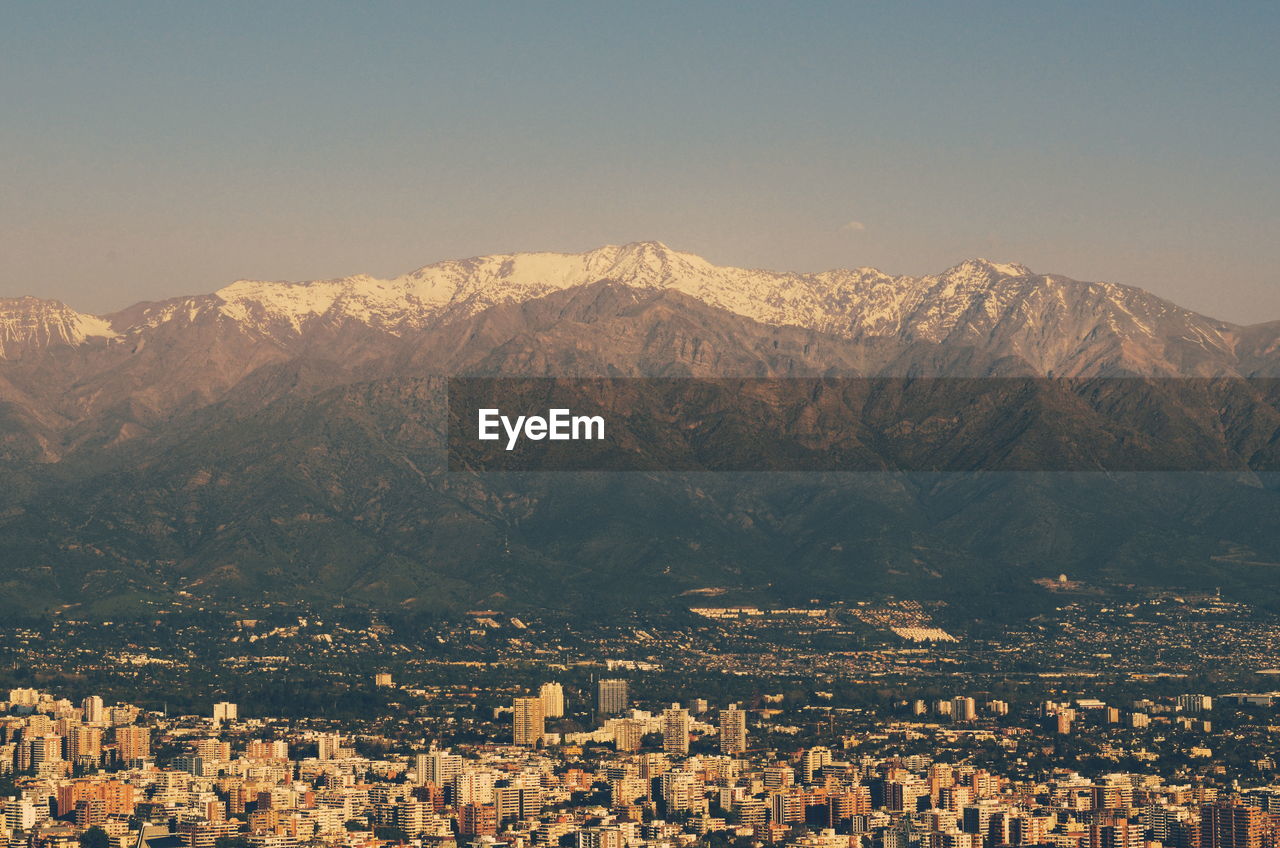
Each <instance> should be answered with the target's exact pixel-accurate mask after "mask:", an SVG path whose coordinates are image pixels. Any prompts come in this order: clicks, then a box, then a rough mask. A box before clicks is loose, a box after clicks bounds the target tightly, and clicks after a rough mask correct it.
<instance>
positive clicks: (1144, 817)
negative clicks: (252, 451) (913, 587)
mask: <svg viewBox="0 0 1280 848" xmlns="http://www.w3.org/2000/svg"><path fill="white" fill-rule="evenodd" d="M1065 600H1067V601H1068V602H1066V603H1063V604H1061V605H1060V606H1059V607H1057V608H1055V609H1054V610H1052V611H1051V613H1049V614H1045V615H1041V616H1037V617H1036V618H1034V619H1032V620H1030V621H1029V622H1027V623H1018V624H1010V625H1008V626H1006V627H1005V628H1003V629H998V628H997V629H988V630H987V631H986V632H967V631H965V630H963V629H961V628H959V627H956V626H955V625H954V624H952V623H951V622H950V620H949V619H948V618H947V612H946V608H945V605H943V604H938V603H931V604H922V603H919V602H916V601H911V600H892V599H889V600H886V601H882V602H879V603H864V604H860V605H858V604H855V605H851V606H848V607H816V606H815V607H803V608H787V609H766V608H756V607H706V606H700V607H691V608H690V609H689V610H688V611H687V613H686V614H685V615H682V616H670V617H668V616H655V617H651V618H649V619H648V620H643V619H642V618H641V617H639V616H626V615H623V616H619V617H618V619H619V620H614V621H611V622H604V623H601V624H600V625H587V624H583V623H581V622H579V623H577V624H574V625H569V624H567V623H565V622H556V621H554V620H551V619H548V620H542V619H538V618H534V617H529V619H528V620H525V619H522V618H518V617H514V616H509V615H504V614H502V613H501V612H498V611H495V610H475V611H472V612H470V613H468V614H467V615H465V616H462V617H460V618H459V619H457V620H454V621H438V622H436V623H435V624H434V625H432V626H430V627H426V628H424V627H422V626H421V625H420V624H419V625H415V626H414V627H412V628H403V632H397V628H396V626H394V625H392V624H388V623H386V622H385V621H381V620H379V619H378V617H377V616H371V617H369V618H368V619H367V620H365V621H363V622H361V621H357V618H358V615H357V614H356V611H354V610H352V611H348V613H349V614H348V616H347V618H346V620H345V621H342V622H340V621H338V620H337V619H336V618H335V620H333V621H326V620H324V619H323V618H321V617H320V615H322V613H319V612H315V611H310V612H307V613H306V615H297V613H298V612H299V611H300V610H298V609H290V610H287V611H286V610H284V609H281V608H278V607H277V608H274V609H273V608H270V607H263V608H258V609H254V608H250V607H246V608H245V609H243V610H240V611H237V612H235V613H232V614H234V615H237V616H240V615H244V616H247V615H249V614H253V615H255V616H257V618H237V619H235V620H223V621H211V622H206V623H202V622H201V620H200V617H199V613H198V611H197V610H181V609H177V610H173V611H168V612H166V613H163V614H161V613H157V618H156V619H155V620H154V621H153V622H152V623H151V627H150V628H149V631H150V638H142V637H140V636H139V635H138V634H140V633H141V632H142V630H141V629H139V628H137V627H136V626H133V627H127V628H122V631H121V632H122V634H123V633H128V634H129V635H128V637H127V642H123V643H113V641H112V638H111V637H110V636H109V633H110V629H111V628H110V627H109V626H104V627H103V628H101V629H99V628H97V627H94V628H90V629H88V630H86V625H85V624H84V623H83V622H76V621H74V620H60V621H59V620H50V621H47V622H45V624H43V625H40V624H36V623H32V624H31V625H29V626H27V627H24V628H21V629H19V630H17V631H16V632H15V633H13V634H6V642H5V643H4V645H3V648H4V651H5V655H6V656H8V657H11V658H12V662H10V663H9V664H8V665H7V666H6V668H7V669H8V670H7V671H6V672H4V673H3V675H0V677H3V678H4V679H8V680H9V683H10V685H11V688H10V689H9V690H8V696H7V701H6V702H4V703H3V704H0V774H2V776H0V781H2V783H0V786H2V787H3V790H2V791H0V794H3V795H5V796H6V798H7V800H5V801H4V804H3V810H4V815H3V827H4V835H5V836H6V837H7V839H8V844H9V845H10V846H14V848H16V846H29V848H41V847H42V846H61V845H74V846H86V848H88V847H89V846H94V848H97V846H107V848H148V846H151V848H162V847H163V846H187V848H243V846H254V848H294V846H300V845H321V844H323V845H341V846H375V845H389V844H412V845H420V846H448V848H453V846H492V845H502V846H511V847H512V848H523V846H541V845H550V846H571V847H572V848H598V846H607V848H637V846H727V845H741V846H764V845H769V846H775V845H776V846H795V848H803V847H804V846H816V847H817V848H835V846H839V848H908V846H911V848H914V847H915V846H922V848H947V846H964V848H996V846H1006V845H1007V846H1023V845H1045V846H1050V845H1052V846H1058V848H1139V846H1149V845H1152V844H1156V843H1158V844H1160V845H1165V846H1176V848H1236V846H1239V848H1266V847H1267V846H1271V845H1274V844H1275V838H1276V834H1277V823H1278V822H1280V773H1278V771H1277V762H1278V760H1280V714H1278V712H1280V691H1275V690H1274V689H1272V688H1267V684H1268V682H1269V681H1271V680H1274V679H1275V677H1276V676H1277V675H1280V668H1275V667H1273V666H1275V665H1280V656H1277V651H1276V645H1277V644H1280V642H1278V641H1277V639H1276V636H1277V634H1278V633H1280V620H1277V619H1276V618H1275V617H1274V616H1272V615H1270V614H1268V613H1266V612H1264V611H1259V610H1256V609H1253V608H1251V607H1249V606H1248V605H1246V604H1243V603H1240V602H1232V601H1224V600H1222V599H1221V598H1218V597H1216V596H1215V595H1213V594H1206V595H1203V596H1200V597H1172V596H1160V597H1155V596H1153V597H1146V598H1142V599H1133V600H1130V601H1128V602H1121V601H1116V600H1101V599H1091V600H1090V599H1085V598H1082V597H1075V598H1067V599H1065ZM228 615H231V614H228ZM286 616H287V617H286ZM166 619H169V620H170V622H169V623H166ZM627 619H630V620H627ZM173 625H177V626H176V627H174V628H173V629H172V630H171V629H170V627H171V626H173ZM948 628H950V629H948ZM953 630H954V631H955V632H952V631H953ZM89 633H93V634H95V636H94V638H93V639H90V638H89V636H88V634H89ZM406 634H408V635H410V636H411V637H412V638H409V639H406V638H404V637H405V635H406ZM1100 640H1104V641H1100ZM837 644H841V645H843V646H844V647H845V650H838V649H837V648H836V645H837ZM1103 644H1105V647H1106V649H1105V650H1103V649H1102V646H1103ZM341 658H345V660H343V659H341ZM370 668H373V669H374V670H373V671H370ZM378 668H381V669H384V670H377V669H378ZM253 679H258V680H259V681H260V682H261V686H256V687H255V686H252V685H249V683H250V682H251V681H252V680H253ZM41 681H44V682H41ZM55 681H56V682H55ZM1277 688H1280V687H1277ZM184 689H185V690H186V691H185V692H184V691H183V690H184ZM272 689H275V690H278V691H277V692H276V695H277V696H278V697H273V696H272V694H271V690H272ZM104 693H109V694H104ZM219 693H234V694H223V695H220V694H219ZM232 697H240V698H243V699H244V700H241V701H236V700H231V698H232Z"/></svg>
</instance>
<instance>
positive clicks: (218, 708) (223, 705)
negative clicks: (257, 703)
mask: <svg viewBox="0 0 1280 848" xmlns="http://www.w3.org/2000/svg"><path fill="white" fill-rule="evenodd" d="M239 717H240V708H239V707H238V706H236V705H235V704H233V703H231V702H230V701H219V702H218V703H216V704H214V705H213V721H214V723H215V724H224V723H228V724H229V723H231V722H233V721H235V720H236V719H238V718H239Z"/></svg>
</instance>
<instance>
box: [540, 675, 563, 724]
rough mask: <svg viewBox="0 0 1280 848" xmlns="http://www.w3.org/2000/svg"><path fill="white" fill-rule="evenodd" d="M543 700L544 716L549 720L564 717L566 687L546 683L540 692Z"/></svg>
mask: <svg viewBox="0 0 1280 848" xmlns="http://www.w3.org/2000/svg"><path fill="white" fill-rule="evenodd" d="M538 697H539V698H541V699H542V714H543V715H544V716H545V717H547V718H561V717H563V716H564V687H563V686H561V685H560V684H559V683H544V684H542V688H541V689H539V690H538Z"/></svg>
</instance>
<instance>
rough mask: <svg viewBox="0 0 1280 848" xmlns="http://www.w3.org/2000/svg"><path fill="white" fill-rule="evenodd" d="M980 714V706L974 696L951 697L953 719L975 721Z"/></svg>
mask: <svg viewBox="0 0 1280 848" xmlns="http://www.w3.org/2000/svg"><path fill="white" fill-rule="evenodd" d="M977 715H978V706H977V704H976V703H975V702H974V700H973V698H966V697H964V696H961V697H958V698H952V699H951V720H952V721H973V720H974V718H976V717H977Z"/></svg>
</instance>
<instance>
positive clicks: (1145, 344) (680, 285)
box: [0, 242, 1275, 375]
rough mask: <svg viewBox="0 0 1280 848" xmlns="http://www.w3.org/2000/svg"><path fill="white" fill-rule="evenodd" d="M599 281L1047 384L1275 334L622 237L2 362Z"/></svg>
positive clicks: (1127, 293) (60, 321)
mask: <svg viewBox="0 0 1280 848" xmlns="http://www.w3.org/2000/svg"><path fill="white" fill-rule="evenodd" d="M602 280H608V281H613V282H616V283H620V284H622V285H625V286H630V287H635V288H640V289H671V290H675V291H678V292H681V293H683V294H686V295H689V296H691V297H694V298H696V299H698V300H700V301H702V302H703V303H706V304H708V305H710V306H713V307H717V308H720V309H724V310H727V311H729V312H732V313H735V314H737V315H740V316H743V317H746V318H750V319H752V320H754V321H758V322H760V323H762V324H767V325H774V326H795V327H802V328H806V329H810V330H816V331H819V332H823V333H830V334H833V335H837V336H840V337H843V338H847V339H855V340H858V339H895V340H898V341H901V342H906V343H911V342H927V343H935V344H950V345H966V346H971V347H978V348H981V349H983V350H984V351H985V352H987V353H989V354H993V355H997V356H1015V357H1018V358H1020V359H1022V360H1024V361H1025V362H1026V363H1028V365H1029V366H1030V367H1032V368H1033V369H1035V370H1036V371H1038V372H1040V373H1044V374H1054V375H1082V374H1095V373H1128V372H1136V373H1142V374H1169V375H1213V374H1235V373H1252V369H1256V367H1257V363H1256V362H1254V361H1253V360H1252V359H1251V358H1250V357H1251V355H1252V349H1251V346H1256V345H1257V344H1258V343H1259V340H1260V339H1261V343H1262V344H1263V346H1264V347H1266V346H1267V345H1268V344H1271V345H1272V346H1274V341H1275V339H1273V338H1270V336H1271V335H1273V334H1269V333H1262V334H1261V335H1260V334H1259V333H1258V332H1245V330H1246V328H1242V327H1238V326H1236V325H1232V324H1228V323H1225V322H1221V321H1216V320H1213V319H1211V318H1207V317H1205V316H1202V315H1198V314H1196V313H1194V312H1191V311H1189V310H1186V309H1182V308H1181V307H1178V306H1176V305H1174V304H1172V303H1169V302H1168V301H1165V300H1162V299H1160V298H1158V297H1155V296H1154V295H1151V294H1148V293H1147V292H1144V291H1142V290H1140V289H1136V288H1132V287H1128V286H1121V285H1116V284H1112V283H1087V282H1078V281H1075V280H1071V279H1068V278H1066V277H1061V276H1057V275H1051V274H1036V273H1033V272H1032V271H1030V270H1029V269H1028V268H1026V267H1024V266H1022V265H1019V264H1015V263H996V262H990V261H987V260H984V259H975V260H970V261H967V262H964V263H962V264H960V265H957V266H955V267H953V268H950V269H948V270H946V271H944V272H942V273H940V274H934V275H929V276H924V277H909V276H893V275H890V274H886V273H884V272H881V271H878V270H876V269H874V268H856V269H851V270H834V271H826V272H822V273H816V274H801V273H784V272H777V271H765V270H749V269H742V268H733V267H723V266H717V265H713V264H712V263H710V262H708V261H707V260H705V259H703V258H701V257H699V256H695V255H693V254H690V253H684V252H681V251H677V250H673V249H671V248H669V247H667V246H666V245H663V244H661V243H659V242H636V243H632V244H626V245H620V246H619V245H609V246H605V247H601V248H598V249H596V250H591V251H588V252H586V253H577V254H570V253H515V254H501V255H493V256H482V257H476V258H472V259H462V260H450V261H445V262H438V263H435V264H432V265H427V266H425V267H423V268H419V269H418V270H416V271H413V272H411V273H409V274H405V275H403V276H400V277H396V278H393V279H386V280H384V279H377V278H374V277H370V276H366V275H359V276H352V277H342V278H338V279H331V280H317V281H312V282H300V283H292V282H267V281H253V280H240V281H237V282H235V283H232V284H231V285H229V286H226V287H225V288H222V289H219V290H218V291H216V292H214V293H212V294H206V295H197V296H190V297H180V298H174V299H171V300H167V301H162V302H160V303H148V304H139V305H137V306H134V307H131V308H129V309H126V310H124V311H122V312H120V313H117V314H115V315H111V316H108V317H107V318H106V319H98V318H94V317H92V316H84V315H79V314H78V313H74V312H72V311H71V310H69V309H67V308H66V307H62V306H61V305H60V304H50V305H49V306H47V307H45V308H44V309H43V311H42V312H41V313H40V314H41V316H42V317H40V318H33V319H30V320H28V319H23V320H19V321H17V322H16V323H17V324H22V325H23V326H26V325H28V324H29V325H31V326H30V327H29V328H28V329H16V330H13V331H9V330H6V331H5V332H6V333H8V334H9V335H12V336H13V339H14V340H13V341H7V343H6V344H5V347H4V350H3V351H0V355H2V356H4V357H6V358H13V357H14V356H16V355H21V353H22V352H23V351H24V350H26V349H28V348H30V347H33V346H37V345H48V344H80V343H83V342H84V341H85V340H86V339H89V338H93V337H111V336H112V334H115V336H116V337H117V338H118V339H119V340H120V341H123V342H132V343H134V344H137V343H138V342H139V341H141V342H142V343H144V344H145V342H146V340H147V337H148V336H149V335H151V334H153V333H154V332H156V331H157V330H159V329H161V328H167V329H170V330H174V329H177V328H180V327H183V326H187V325H192V324H197V323H199V324H209V323H211V322H212V323H215V324H218V325H225V326H226V327H228V328H231V329H235V330H238V331H241V332H244V333H248V334H251V335H254V336H256V337H259V338H263V339H267V340H270V341H272V342H273V343H276V344H281V345H289V344H291V343H293V342H295V341H296V340H299V339H303V338H306V337H308V335H309V334H310V333H312V332H313V331H316V330H318V329H325V330H329V331H332V330H334V329H336V328H342V327H344V326H358V327H368V328H373V329H374V330H377V331H379V332H382V333H386V334H390V335H392V336H402V335H404V334H407V333H413V332H414V331H418V330H424V329H429V328H431V327H438V326H441V325H444V324H447V323H450V322H452V321H456V320H460V319H463V318H467V317H469V316H472V315H475V314H476V313H478V312H481V311H483V310H485V309H488V308H490V307H493V306H496V305H500V304H509V303H520V302H526V301H530V300H533V299H536V298H540V297H543V296H546V295H547V294H550V293H552V292H556V291H561V290H565V289H571V288H575V287H579V286H585V285H589V284H592V283H596V282H599V281H602ZM28 302H29V301H25V300H24V301H20V302H19V303H28ZM32 303H43V302H32ZM31 311H32V312H33V313H34V311H35V310H34V307H32V308H31ZM15 314H18V315H25V314H27V310H16V312H15ZM57 316H61V317H57ZM9 335H6V336H5V339H6V340H7V339H8V338H9ZM19 340H21V341H19ZM1242 341H1243V344H1244V347H1245V348H1246V349H1242Z"/></svg>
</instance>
